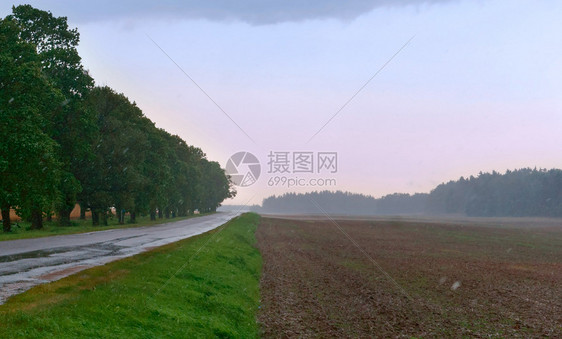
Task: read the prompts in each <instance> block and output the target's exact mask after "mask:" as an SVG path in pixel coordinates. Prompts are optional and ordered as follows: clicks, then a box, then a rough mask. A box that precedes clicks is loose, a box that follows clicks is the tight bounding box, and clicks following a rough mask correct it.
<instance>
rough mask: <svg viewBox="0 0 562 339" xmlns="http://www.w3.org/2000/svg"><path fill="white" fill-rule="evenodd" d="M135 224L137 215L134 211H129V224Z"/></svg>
mask: <svg viewBox="0 0 562 339" xmlns="http://www.w3.org/2000/svg"><path fill="white" fill-rule="evenodd" d="M136 222H137V213H136V212H135V211H131V213H129V223H131V224H134V223H136Z"/></svg>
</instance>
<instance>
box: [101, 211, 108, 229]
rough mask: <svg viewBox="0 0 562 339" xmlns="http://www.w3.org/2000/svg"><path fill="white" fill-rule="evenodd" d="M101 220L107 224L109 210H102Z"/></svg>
mask: <svg viewBox="0 0 562 339" xmlns="http://www.w3.org/2000/svg"><path fill="white" fill-rule="evenodd" d="M101 221H102V223H103V225H104V226H107V211H103V212H101Z"/></svg>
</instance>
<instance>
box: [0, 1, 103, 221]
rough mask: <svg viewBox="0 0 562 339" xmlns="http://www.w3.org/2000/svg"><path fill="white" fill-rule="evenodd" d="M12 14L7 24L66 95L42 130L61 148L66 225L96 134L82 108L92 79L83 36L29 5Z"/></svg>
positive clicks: (59, 206) (59, 204) (61, 211)
mask: <svg viewBox="0 0 562 339" xmlns="http://www.w3.org/2000/svg"><path fill="white" fill-rule="evenodd" d="M12 12H13V14H12V15H10V16H8V18H9V19H11V20H14V21H15V22H16V23H17V24H18V26H19V27H20V29H21V32H20V34H19V35H20V38H21V39H23V40H25V41H27V42H28V43H30V44H33V45H34V46H35V47H36V51H37V53H38V55H39V59H40V63H41V68H42V71H43V74H44V75H45V76H46V77H47V78H48V79H49V81H50V82H51V84H52V85H53V86H54V87H56V88H57V89H59V90H60V92H61V93H62V94H63V95H64V98H63V100H61V101H60V102H59V103H60V107H58V108H57V109H52V110H50V111H44V112H43V113H44V114H45V117H46V118H47V120H48V121H50V122H51V124H50V125H49V126H48V127H47V128H46V129H44V130H45V131H46V132H47V133H48V134H49V135H50V136H51V137H52V138H53V139H54V140H55V141H56V142H57V143H58V144H59V147H58V151H59V152H58V159H60V161H61V163H62V165H63V166H62V169H61V180H60V181H59V187H58V190H59V191H60V192H61V193H62V198H61V199H59V200H58V202H57V204H56V209H57V213H58V216H59V220H60V222H61V224H64V225H67V224H69V223H70V212H71V211H72V209H73V208H74V206H75V204H76V194H77V193H78V192H79V191H80V190H81V186H80V182H79V180H78V178H77V174H79V173H81V167H82V166H83V163H84V162H83V159H84V158H86V157H88V156H90V155H89V154H88V150H89V145H90V143H91V137H92V136H93V134H94V126H95V125H94V124H93V119H92V115H91V114H90V113H89V112H88V111H87V110H86V109H85V108H84V106H83V98H84V97H85V96H86V95H87V93H88V92H89V91H90V90H91V88H92V87H93V79H92V78H91V77H90V76H89V75H88V74H87V72H86V71H85V70H84V68H83V67H82V64H81V59H80V56H79V55H78V51H77V50H76V46H77V45H78V42H79V41H80V35H79V33H78V31H77V29H70V28H69V27H68V23H67V19H66V17H54V16H53V15H52V14H51V12H46V11H42V10H39V9H36V8H33V7H31V6H30V5H20V6H17V7H12ZM35 213H36V214H37V211H36V212H35Z"/></svg>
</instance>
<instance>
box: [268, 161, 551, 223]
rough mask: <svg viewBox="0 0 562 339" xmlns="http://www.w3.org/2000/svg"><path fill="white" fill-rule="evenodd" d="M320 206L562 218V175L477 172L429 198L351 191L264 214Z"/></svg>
mask: <svg viewBox="0 0 562 339" xmlns="http://www.w3.org/2000/svg"><path fill="white" fill-rule="evenodd" d="M313 201H314V202H313ZM316 204H318V205H320V206H321V207H322V209H324V210H325V211H327V212H328V213H331V214H356V215H382V214H385V215H398V214H464V215H468V216H544V217H562V170H559V169H552V170H545V169H530V168H524V169H519V170H515V171H506V172H505V173H504V174H501V173H498V172H495V171H494V172H492V173H479V174H478V176H476V177H474V176H470V177H469V178H468V179H465V178H463V177H461V178H460V179H459V180H456V181H450V182H448V183H443V184H441V185H439V186H437V187H436V188H434V189H433V190H432V191H431V192H430V193H417V194H414V195H410V194H400V193H394V194H390V195H386V196H384V197H382V198H378V199H375V198H373V197H371V196H365V195H361V194H352V193H347V192H329V191H324V192H313V193H306V194H295V193H288V194H284V195H281V196H272V197H269V198H266V199H264V201H263V204H262V208H261V211H263V212H269V213H322V211H321V210H320V209H319V208H318V207H317V206H316Z"/></svg>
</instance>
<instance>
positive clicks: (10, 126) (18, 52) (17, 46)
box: [0, 18, 63, 232]
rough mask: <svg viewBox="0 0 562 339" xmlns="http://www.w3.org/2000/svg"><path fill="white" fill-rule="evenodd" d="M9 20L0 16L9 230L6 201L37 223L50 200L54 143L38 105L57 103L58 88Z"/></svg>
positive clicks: (1, 170) (1, 166) (2, 184)
mask: <svg viewBox="0 0 562 339" xmlns="http://www.w3.org/2000/svg"><path fill="white" fill-rule="evenodd" d="M20 35H21V31H20V29H19V27H18V25H17V23H16V22H15V21H14V20H11V19H9V18H7V19H2V20H0V122H1V123H0V178H1V179H0V180H1V181H0V207H1V209H2V219H3V230H4V231H5V232H9V231H10V228H11V225H10V207H16V208H17V209H18V213H19V214H20V215H23V216H25V217H29V218H31V219H32V228H41V227H42V217H43V216H42V213H41V211H42V210H44V209H45V208H47V207H48V206H51V205H52V204H53V203H54V202H55V201H56V197H57V196H56V192H57V183H58V182H59V180H60V170H59V168H60V163H59V162H58V161H57V156H56V153H57V152H56V151H57V149H58V145H57V144H56V143H55V142H54V141H53V140H52V139H51V138H50V137H49V136H48V135H47V134H45V133H44V128H45V126H46V124H47V120H46V118H45V117H44V116H43V115H42V112H44V111H56V110H58V109H60V108H59V107H60V106H59V105H58V103H60V102H62V101H63V97H62V95H61V93H60V91H59V90H57V89H55V88H54V87H53V86H52V84H51V83H50V82H48V81H47V80H46V79H45V76H44V74H43V73H42V70H41V63H40V58H39V56H38V55H37V53H36V51H35V46H34V45H32V44H30V43H28V42H26V41H24V40H22V39H21V38H20Z"/></svg>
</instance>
